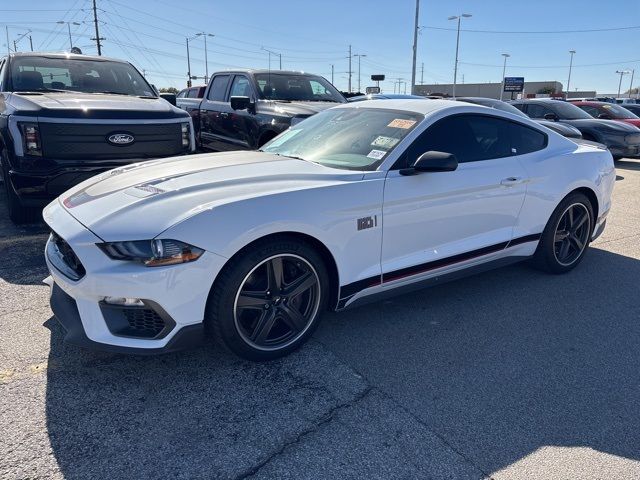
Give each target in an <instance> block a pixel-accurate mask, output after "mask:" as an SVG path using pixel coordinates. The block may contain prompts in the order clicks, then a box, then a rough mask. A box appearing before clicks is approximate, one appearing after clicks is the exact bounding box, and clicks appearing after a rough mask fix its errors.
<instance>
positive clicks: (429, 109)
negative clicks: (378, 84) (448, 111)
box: [334, 98, 499, 115]
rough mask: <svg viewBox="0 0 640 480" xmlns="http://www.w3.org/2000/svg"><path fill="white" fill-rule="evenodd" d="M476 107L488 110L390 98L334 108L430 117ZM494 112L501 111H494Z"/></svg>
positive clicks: (446, 102)
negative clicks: (401, 112)
mask: <svg viewBox="0 0 640 480" xmlns="http://www.w3.org/2000/svg"><path fill="white" fill-rule="evenodd" d="M471 106H473V107H476V108H482V109H488V108H489V107H485V106H482V105H471V104H468V105H464V104H463V103H460V102H452V101H451V100H429V101H428V102H427V101H425V100H424V99H422V98H388V99H380V100H364V101H362V102H347V103H344V104H341V105H340V106H339V107H334V108H367V107H370V108H384V109H388V110H405V111H408V112H414V113H421V114H423V115H428V114H430V113H433V112H435V111H437V110H442V109H443V108H465V107H471ZM492 110H493V111H499V110H496V109H492Z"/></svg>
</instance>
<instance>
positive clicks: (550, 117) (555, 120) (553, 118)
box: [544, 113, 560, 122]
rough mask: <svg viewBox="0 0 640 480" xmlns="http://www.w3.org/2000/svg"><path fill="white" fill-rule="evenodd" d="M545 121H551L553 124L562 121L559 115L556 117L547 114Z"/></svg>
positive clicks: (552, 114)
mask: <svg viewBox="0 0 640 480" xmlns="http://www.w3.org/2000/svg"><path fill="white" fill-rule="evenodd" d="M544 119H545V120H551V121H552V122H557V121H558V120H560V118H559V117H558V115H556V114H555V113H545V114H544Z"/></svg>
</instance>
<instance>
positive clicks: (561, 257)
mask: <svg viewBox="0 0 640 480" xmlns="http://www.w3.org/2000/svg"><path fill="white" fill-rule="evenodd" d="M590 234H591V215H590V213H589V210H588V209H587V207H586V206H585V205H583V204H582V203H574V204H572V205H570V206H569V208H567V209H566V210H565V211H564V213H563V214H562V216H561V217H560V221H559V222H558V226H557V227H556V233H555V237H554V250H553V251H554V255H555V257H556V260H557V261H558V263H559V264H561V265H564V266H569V265H571V264H573V263H575V262H576V260H578V259H579V258H580V256H581V255H582V252H583V251H584V249H585V248H586V247H587V245H588V243H589V235H590Z"/></svg>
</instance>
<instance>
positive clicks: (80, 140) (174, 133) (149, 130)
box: [40, 122, 184, 160]
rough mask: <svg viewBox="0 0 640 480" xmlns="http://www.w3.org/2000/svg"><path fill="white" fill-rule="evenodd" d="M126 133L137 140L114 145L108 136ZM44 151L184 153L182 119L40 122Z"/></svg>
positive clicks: (122, 155)
mask: <svg viewBox="0 0 640 480" xmlns="http://www.w3.org/2000/svg"><path fill="white" fill-rule="evenodd" d="M118 133H126V134H128V135H131V136H133V138H134V141H133V142H132V143H130V144H127V145H113V144H111V143H109V141H108V140H107V139H108V138H109V136H111V135H113V134H118ZM40 135H41V139H42V149H43V154H44V156H46V157H49V158H55V159H69V160H75V159H78V160H82V159H84V160H110V159H127V158H157V157H167V156H171V155H178V154H180V153H183V151H184V150H183V147H182V133H181V125H180V123H165V124H128V125H127V124H123V125H110V124H89V123H48V122H41V123H40Z"/></svg>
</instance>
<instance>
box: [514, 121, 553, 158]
mask: <svg viewBox="0 0 640 480" xmlns="http://www.w3.org/2000/svg"><path fill="white" fill-rule="evenodd" d="M510 129H511V152H512V154H513V155H524V154H526V153H531V152H537V151H538V150H542V149H543V148H544V147H546V146H547V136H546V135H545V134H544V133H542V132H539V131H538V130H535V129H533V128H530V127H527V126H526V125H520V124H519V123H511V124H510Z"/></svg>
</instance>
